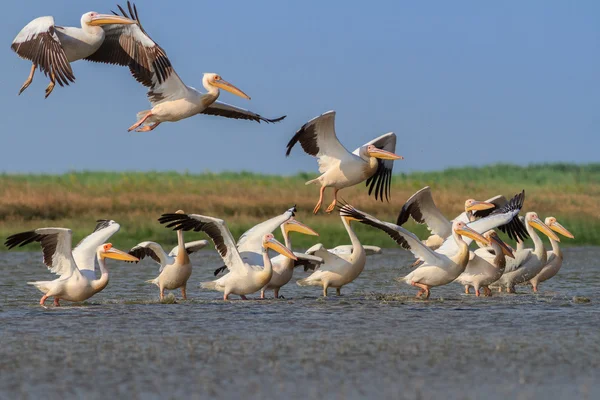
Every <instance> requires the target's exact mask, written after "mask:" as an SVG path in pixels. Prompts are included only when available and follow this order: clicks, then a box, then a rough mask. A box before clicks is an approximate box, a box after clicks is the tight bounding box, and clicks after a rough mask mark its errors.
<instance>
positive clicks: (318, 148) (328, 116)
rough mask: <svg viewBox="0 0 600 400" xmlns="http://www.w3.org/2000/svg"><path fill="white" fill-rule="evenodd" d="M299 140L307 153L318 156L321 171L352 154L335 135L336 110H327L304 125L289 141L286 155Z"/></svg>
mask: <svg viewBox="0 0 600 400" xmlns="http://www.w3.org/2000/svg"><path fill="white" fill-rule="evenodd" d="M298 142H300V145H301V146H302V149H304V151H305V152H306V154H308V155H311V156H313V157H316V158H317V162H318V163H319V172H321V173H324V172H325V171H327V170H328V169H329V168H330V167H331V166H332V165H335V164H336V163H338V162H339V161H340V160H342V159H344V158H348V157H350V156H351V155H350V152H348V150H346V148H345V147H344V146H343V145H342V144H341V143H340V141H339V140H338V138H337V136H336V135H335V111H327V112H326V113H325V114H321V115H320V116H318V117H316V118H313V119H311V120H310V121H308V122H307V123H306V124H304V125H302V128H300V129H299V130H298V131H297V132H296V134H295V135H294V137H292V139H291V140H290V141H289V142H288V144H287V151H286V153H285V155H286V156H289V155H290V152H291V151H292V148H293V147H294V145H295V144H296V143H298Z"/></svg>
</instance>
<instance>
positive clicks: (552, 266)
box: [529, 217, 575, 293]
mask: <svg viewBox="0 0 600 400" xmlns="http://www.w3.org/2000/svg"><path fill="white" fill-rule="evenodd" d="M544 223H545V224H546V225H547V226H548V227H549V228H550V229H552V230H553V231H555V232H558V233H560V234H561V235H563V236H566V237H568V238H570V239H573V238H575V236H573V234H572V233H571V232H569V231H568V230H567V228H565V227H564V226H562V225H561V224H559V223H558V221H557V220H556V218H554V217H547V218H546V219H545V220H544ZM549 239H550V243H551V244H552V250H550V251H548V252H547V253H546V259H547V260H546V265H544V267H543V268H542V270H541V271H540V272H539V273H538V274H537V275H536V276H534V277H533V278H531V279H530V280H529V283H531V286H533V291H534V292H536V293H537V291H538V285H539V284H540V283H542V282H544V281H547V280H548V279H550V278H552V277H553V276H554V275H556V274H557V273H558V270H560V267H561V266H562V262H563V253H562V250H561V249H560V247H559V246H558V241H556V240H554V239H553V238H551V237H549Z"/></svg>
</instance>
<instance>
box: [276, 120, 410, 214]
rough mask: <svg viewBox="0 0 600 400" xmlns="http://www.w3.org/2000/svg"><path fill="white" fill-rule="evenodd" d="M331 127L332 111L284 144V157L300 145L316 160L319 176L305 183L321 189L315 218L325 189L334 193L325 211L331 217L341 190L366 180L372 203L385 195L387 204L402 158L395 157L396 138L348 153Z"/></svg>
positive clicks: (388, 135)
mask: <svg viewBox="0 0 600 400" xmlns="http://www.w3.org/2000/svg"><path fill="white" fill-rule="evenodd" d="M334 123H335V111H328V112H326V113H325V114H322V115H320V116H318V117H316V118H313V119H311V120H310V121H308V122H307V123H306V124H304V125H303V126H302V128H300V129H299V130H298V132H296V134H295V135H294V137H292V139H291V140H290V141H289V143H288V144H287V151H286V153H285V155H286V157H287V156H289V155H290V152H291V151H292V148H293V147H294V145H295V144H296V143H298V142H300V145H301V146H302V149H303V150H304V151H305V152H306V154H308V155H311V156H313V157H316V158H317V162H318V164H319V172H320V173H321V176H319V177H318V178H316V179H313V180H310V181H308V182H306V184H307V185H309V184H311V183H315V184H319V185H321V190H320V193H319V201H318V202H317V205H316V206H315V208H314V210H313V212H314V213H315V214H316V213H317V212H318V211H319V209H320V208H321V204H322V203H323V192H324V191H325V188H328V187H332V188H333V189H334V191H333V202H332V203H331V204H330V205H329V207H327V209H326V210H325V211H326V212H328V213H330V212H332V211H333V209H334V208H335V205H336V203H337V193H338V191H340V189H343V188H346V187H349V186H354V185H356V184H358V183H360V182H363V181H365V180H366V184H367V186H368V187H369V195H370V194H371V193H373V192H374V194H375V199H377V198H380V199H381V201H383V196H384V195H385V198H386V199H388V200H389V196H390V185H391V182H392V168H393V166H394V160H399V159H402V158H403V157H401V156H398V155H396V154H394V151H395V150H396V135H395V134H394V133H392V132H390V133H386V134H385V135H382V136H380V137H378V138H377V139H374V140H371V141H370V142H368V143H365V144H364V145H362V146H360V147H359V148H358V149H356V150H354V151H353V152H352V153H350V152H349V151H348V150H346V148H345V147H344V146H343V145H342V144H341V143H340V141H339V140H338V138H337V136H336V134H335V128H334Z"/></svg>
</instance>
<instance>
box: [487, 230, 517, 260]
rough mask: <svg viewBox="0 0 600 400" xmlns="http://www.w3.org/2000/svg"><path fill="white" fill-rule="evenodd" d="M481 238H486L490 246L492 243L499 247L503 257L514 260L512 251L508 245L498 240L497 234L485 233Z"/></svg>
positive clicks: (492, 232)
mask: <svg viewBox="0 0 600 400" xmlns="http://www.w3.org/2000/svg"><path fill="white" fill-rule="evenodd" d="M483 237H484V238H486V239H487V240H489V241H490V244H491V243H492V242H494V243H496V244H497V245H498V246H500V249H502V254H504V255H505V256H507V257H510V258H515V255H514V252H513V249H512V248H511V247H510V246H509V245H507V244H506V243H504V242H503V241H502V239H500V236H498V234H497V233H496V232H494V231H487V232H486V233H484V234H483Z"/></svg>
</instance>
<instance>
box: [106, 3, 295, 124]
mask: <svg viewBox="0 0 600 400" xmlns="http://www.w3.org/2000/svg"><path fill="white" fill-rule="evenodd" d="M127 5H128V9H129V13H127V12H126V11H125V10H123V8H121V7H120V6H119V10H120V11H121V13H122V14H123V17H125V18H128V19H132V20H135V21H136V22H137V25H136V26H138V27H139V30H135V31H132V32H131V35H130V36H129V37H128V38H127V39H128V40H130V45H131V49H129V52H128V54H129V55H131V54H133V55H134V56H135V57H134V59H133V60H132V61H133V62H130V63H129V64H128V65H129V69H130V71H131V73H132V75H133V77H134V78H135V79H136V80H137V81H138V82H140V83H141V84H142V85H144V86H145V87H147V88H149V89H148V93H147V97H148V100H149V101H150V104H151V105H152V108H151V109H150V110H144V111H140V112H139V113H137V119H138V121H137V122H136V123H135V124H133V125H132V126H131V127H130V128H129V129H128V131H132V130H134V129H135V130H136V132H147V131H151V130H153V129H155V128H156V127H157V126H158V125H160V124H161V123H163V122H176V121H180V120H182V119H185V118H189V117H192V116H194V115H197V114H209V115H217V116H221V117H226V118H234V119H245V120H251V121H256V122H259V123H260V122H261V121H264V122H267V123H273V122H279V121H281V120H283V119H284V118H285V117H286V116H285V115H284V116H282V117H279V118H275V119H268V118H265V117H263V116H261V115H259V114H256V113H254V112H252V111H248V110H245V109H243V108H239V107H235V106H232V105H229V104H226V103H222V102H219V101H217V98H218V97H219V89H223V90H226V91H228V92H230V93H232V94H235V95H237V96H240V97H243V98H245V99H250V97H249V96H248V95H246V94H245V93H244V92H242V91H241V90H240V89H238V88H237V87H235V86H233V85H232V84H231V83H229V82H227V81H225V80H224V79H223V78H221V76H220V75H218V74H215V73H205V74H204V77H203V79H202V84H203V86H204V88H205V89H206V90H207V91H208V93H201V92H199V91H198V90H196V89H194V88H193V87H190V86H187V85H186V84H185V83H183V81H182V80H181V78H179V76H178V75H177V73H176V72H175V70H174V69H173V66H172V64H171V61H170V60H169V59H168V57H167V54H166V52H165V51H164V50H163V49H162V48H161V47H160V46H159V45H158V44H156V43H155V42H154V41H153V40H152V39H151V38H150V36H148V34H147V33H146V32H145V31H144V29H143V28H142V26H141V23H140V20H139V16H138V13H137V9H136V7H135V6H133V7H132V6H131V4H130V3H129V2H127ZM117 39H118V38H117ZM120 40H122V39H120ZM140 53H141V56H139V54H140Z"/></svg>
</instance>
